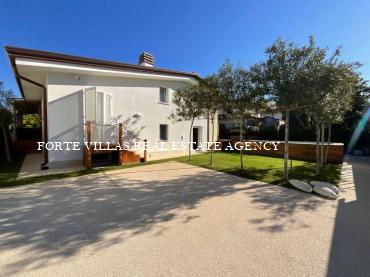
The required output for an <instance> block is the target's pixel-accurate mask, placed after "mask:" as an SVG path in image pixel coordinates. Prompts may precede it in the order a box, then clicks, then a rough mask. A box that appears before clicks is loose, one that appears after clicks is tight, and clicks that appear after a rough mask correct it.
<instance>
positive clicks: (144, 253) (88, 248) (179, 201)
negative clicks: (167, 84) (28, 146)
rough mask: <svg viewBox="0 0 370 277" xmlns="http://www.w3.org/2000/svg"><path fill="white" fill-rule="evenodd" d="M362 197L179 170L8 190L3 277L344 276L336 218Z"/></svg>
mask: <svg viewBox="0 0 370 277" xmlns="http://www.w3.org/2000/svg"><path fill="white" fill-rule="evenodd" d="M353 194H354V193H353V189H351V187H350V184H349V185H348V184H347V187H346V189H345V191H343V192H341V195H342V197H343V199H341V200H339V201H330V200H324V199H322V198H319V197H316V196H313V195H309V194H305V193H302V192H298V191H295V190H291V189H286V188H282V187H278V186H274V185H269V184H264V183H260V182H256V181H247V180H246V179H243V178H239V177H235V176H231V175H227V174H223V173H219V172H215V171H210V170H207V169H203V168H199V167H193V166H189V165H185V164H181V163H176V162H170V163H165V164H156V165H148V166H143V167H136V168H130V169H124V170H119V171H110V172H106V173H98V174H94V175H86V176H81V177H76V178H68V179H62V180H57V181H48V182H45V183H41V184H33V185H28V186H23V187H18V188H10V189H1V190H0V272H1V273H0V275H3V276H9V275H24V276H51V275H52V276H225V275H230V276H326V275H330V276H338V275H337V272H336V268H337V264H338V265H339V264H340V263H343V258H342V257H338V256H337V255H336V253H333V251H337V250H336V249H335V248H333V246H332V241H333V240H338V239H339V238H337V237H333V236H337V235H336V231H335V228H337V226H338V222H336V221H337V220H338V215H337V210H338V205H341V204H343V203H346V197H348V199H350V197H352V198H351V201H354V199H353V197H354V195H353ZM341 201H343V203H341ZM362 208H363V207H362ZM367 208H368V207H367ZM369 211H370V210H369V209H368V210H367V212H368V213H369ZM367 231H369V229H368V230H367ZM341 235H343V234H339V236H341ZM369 241H370V240H369ZM365 243H366V242H365ZM343 247H344V248H345V247H348V245H347V246H346V245H344V246H343ZM367 249H369V247H368V248H367ZM344 250H346V249H344ZM338 251H343V248H339V249H338ZM364 251H366V250H364ZM367 251H369V250H367ZM362 254H364V253H362ZM365 254H366V253H365ZM369 257H370V255H369ZM350 258H351V257H350ZM363 259H365V258H363ZM360 262H361V261H360ZM362 262H364V260H362ZM368 264H369V263H368ZM368 264H367V265H366V266H368ZM366 266H365V267H363V268H362V269H360V270H361V272H360V271H358V273H365V271H366V270H368V267H366ZM363 270H365V271H363ZM352 273H353V272H352ZM354 273H357V272H356V271H354ZM354 275H356V274H354ZM354 275H353V274H352V276H354ZM359 275H360V274H359Z"/></svg>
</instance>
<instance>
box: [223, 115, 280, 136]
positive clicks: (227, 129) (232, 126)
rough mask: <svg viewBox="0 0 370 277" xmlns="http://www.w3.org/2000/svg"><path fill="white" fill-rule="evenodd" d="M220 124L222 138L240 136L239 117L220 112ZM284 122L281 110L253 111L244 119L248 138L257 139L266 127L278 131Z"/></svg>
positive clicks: (244, 127)
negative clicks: (268, 111) (271, 112)
mask: <svg viewBox="0 0 370 277" xmlns="http://www.w3.org/2000/svg"><path fill="white" fill-rule="evenodd" d="M218 124H219V137H220V138H221V139H230V138H236V137H239V126H240V121H239V120H238V119H234V118H231V117H230V116H229V115H227V114H226V113H223V112H220V113H219V116H218ZM282 124H284V121H283V120H282V114H281V113H279V112H278V113H274V114H263V113H252V115H251V116H250V117H248V118H247V119H245V120H244V121H243V129H244V130H246V133H247V138H251V139H255V138H256V137H257V136H258V133H259V132H260V131H261V130H263V129H266V128H271V129H276V132H278V130H279V127H280V125H282Z"/></svg>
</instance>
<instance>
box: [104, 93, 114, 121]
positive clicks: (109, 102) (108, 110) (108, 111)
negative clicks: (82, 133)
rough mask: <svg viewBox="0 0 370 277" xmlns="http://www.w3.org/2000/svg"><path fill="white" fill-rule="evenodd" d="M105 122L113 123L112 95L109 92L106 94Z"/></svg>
mask: <svg viewBox="0 0 370 277" xmlns="http://www.w3.org/2000/svg"><path fill="white" fill-rule="evenodd" d="M104 111H105V123H107V124H110V123H111V115H112V96H110V95H109V94H106V95H105V108H104Z"/></svg>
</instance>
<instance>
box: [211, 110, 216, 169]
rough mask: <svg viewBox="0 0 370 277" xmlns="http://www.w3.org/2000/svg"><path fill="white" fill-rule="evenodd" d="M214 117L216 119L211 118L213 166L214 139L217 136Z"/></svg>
mask: <svg viewBox="0 0 370 277" xmlns="http://www.w3.org/2000/svg"><path fill="white" fill-rule="evenodd" d="M214 117H215V116H214V115H213V116H212V117H211V122H212V138H211V141H212V145H211V164H213V147H214V144H213V139H214V136H215V122H214V120H215V118H214Z"/></svg>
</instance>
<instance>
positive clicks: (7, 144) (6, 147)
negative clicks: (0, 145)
mask: <svg viewBox="0 0 370 277" xmlns="http://www.w3.org/2000/svg"><path fill="white" fill-rule="evenodd" d="M1 130H2V133H3V139H4V150H5V157H6V161H7V162H8V163H10V162H11V157H10V151H9V143H8V136H7V134H6V129H5V126H1Z"/></svg>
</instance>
